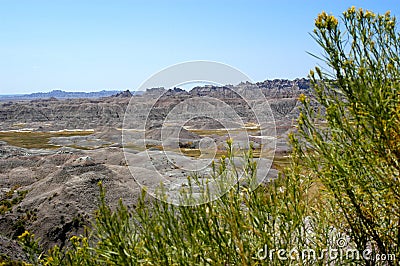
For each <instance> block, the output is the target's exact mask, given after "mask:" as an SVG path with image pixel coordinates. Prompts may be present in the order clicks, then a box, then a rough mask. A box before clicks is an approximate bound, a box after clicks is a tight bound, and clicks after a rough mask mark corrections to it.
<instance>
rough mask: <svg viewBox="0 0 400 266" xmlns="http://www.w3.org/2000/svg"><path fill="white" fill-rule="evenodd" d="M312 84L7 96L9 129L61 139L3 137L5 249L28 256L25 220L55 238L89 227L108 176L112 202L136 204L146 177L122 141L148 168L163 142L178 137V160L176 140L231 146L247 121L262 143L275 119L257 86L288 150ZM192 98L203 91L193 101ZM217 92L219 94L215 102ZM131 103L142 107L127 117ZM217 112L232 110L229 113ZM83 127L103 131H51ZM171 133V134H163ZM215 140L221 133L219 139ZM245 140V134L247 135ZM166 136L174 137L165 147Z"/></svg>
mask: <svg viewBox="0 0 400 266" xmlns="http://www.w3.org/2000/svg"><path fill="white" fill-rule="evenodd" d="M309 86H310V83H309V81H308V80H305V79H297V80H293V81H289V80H272V81H264V82H258V83H256V84H251V83H241V84H239V85H236V86H231V85H227V86H223V87H216V86H203V87H195V88H193V89H192V90H191V91H185V90H181V89H179V88H174V89H171V90H165V89H163V88H154V89H148V90H147V91H146V92H145V93H144V94H143V95H134V96H132V95H131V93H129V92H123V93H120V94H118V95H116V96H115V97H104V98H97V99H56V98H49V99H35V100H28V101H8V100H7V101H0V132H2V134H6V135H7V134H9V136H8V137H12V134H17V133H18V132H20V131H21V130H22V131H31V132H33V133H35V132H40V133H45V134H49V138H48V142H49V144H52V145H53V146H54V147H53V148H52V149H28V148H24V147H16V146H12V145H10V143H7V139H3V141H1V140H2V139H0V141H1V142H0V201H1V202H2V203H4V204H5V202H6V201H7V202H8V201H10V202H11V201H13V202H14V204H13V205H12V206H10V207H9V208H7V209H4V211H3V212H0V247H1V248H0V253H3V254H6V255H7V256H10V257H11V258H14V257H15V258H21V256H22V257H23V255H21V254H20V250H19V249H18V247H17V244H16V243H15V242H14V241H13V240H12V239H15V238H16V237H17V236H18V235H19V234H21V233H22V232H23V230H25V229H27V230H30V231H33V232H34V233H35V234H36V235H37V236H38V237H40V238H41V242H42V244H43V245H44V247H46V248H48V247H50V246H51V245H53V244H55V243H57V244H59V245H61V246H63V245H64V244H65V241H66V239H68V238H69V237H70V236H72V235H73V234H77V233H82V232H83V226H84V225H87V224H88V218H89V217H91V216H92V215H93V212H94V210H95V209H96V207H97V197H98V191H99V190H98V186H97V183H98V181H102V182H103V184H104V186H105V187H106V189H107V191H108V193H107V201H108V202H109V203H110V204H111V205H112V206H115V204H116V203H117V200H118V199H119V198H122V199H123V201H124V202H125V203H126V204H128V205H130V206H134V204H135V202H136V200H137V197H138V195H139V192H140V186H139V185H138V184H137V183H136V182H135V180H134V178H133V177H132V176H131V174H130V171H129V168H128V167H127V161H126V158H125V156H124V153H123V149H122V146H123V145H122V144H129V145H126V146H125V151H126V152H127V153H128V154H129V155H128V157H132V162H134V163H135V165H130V167H136V168H139V170H140V169H145V167H147V166H146V163H149V161H148V156H149V155H148V154H150V156H151V157H153V158H155V159H157V158H158V157H160V156H161V155H159V154H160V151H161V150H162V149H163V148H168V145H170V147H172V148H171V151H168V152H170V153H171V155H170V157H171V158H173V159H174V160H175V161H176V163H177V164H179V163H180V162H179V160H180V159H179V158H181V157H179V158H178V157H177V156H176V150H173V148H174V147H175V146H174V145H177V146H176V147H175V148H176V149H178V151H179V149H182V150H184V151H186V150H187V152H192V151H193V150H195V151H196V152H198V151H199V150H201V149H200V148H201V147H203V146H204V147H206V148H205V150H207V151H209V150H210V149H211V150H212V148H215V149H216V150H217V149H218V151H219V149H223V143H224V141H225V140H226V138H227V135H226V133H227V132H228V131H229V130H231V129H232V128H240V127H242V126H243V125H245V126H246V127H247V128H245V130H243V132H250V133H249V134H251V135H252V140H253V141H254V142H255V145H256V144H257V143H258V145H259V146H258V147H260V145H261V144H260V143H262V141H263V138H264V137H266V136H263V134H260V133H259V131H257V128H258V127H260V126H266V125H258V121H259V120H260V119H259V118H258V117H257V116H256V115H255V114H254V112H253V111H254V108H255V107H257V100H258V98H259V96H260V95H258V94H257V93H255V91H261V92H262V95H264V96H265V98H266V99H267V100H268V103H269V105H270V108H271V111H272V115H273V117H274V123H272V124H271V125H273V126H274V128H275V127H276V134H275V135H276V137H277V141H276V145H277V149H276V152H277V154H278V155H280V156H284V155H285V153H286V152H287V151H288V147H287V145H286V138H285V137H286V134H287V132H288V130H291V129H292V126H293V120H294V119H296V118H297V116H298V104H299V103H298V101H297V98H298V96H299V94H300V93H304V94H307V95H308V94H310V90H309ZM259 89H260V90H259ZM131 96H132V97H131ZM160 96H161V97H160ZM159 97H160V98H159ZM244 98H245V99H250V101H247V100H244ZM192 99H197V100H196V102H193V104H187V103H190V101H191V100H192ZM210 99H213V100H210ZM212 101H214V103H215V104H210V103H211V102H212ZM129 103H130V104H129ZM182 103H186V105H185V104H182ZM218 105H220V106H225V107H224V108H226V109H222V110H226V112H220V113H218V112H217V111H218V110H221V109H218V108H216V106H218ZM128 106H129V107H128ZM185 108H186V109H185ZM213 108H214V109H213ZM215 108H216V109H215ZM214 110H215V112H214ZM126 111H128V113H130V114H132V115H133V116H131V117H130V118H129V119H127V120H126V121H125V123H124V116H125V112H126ZM171 113H172V114H173V115H171ZM187 114H197V116H196V117H193V118H192V119H188V118H190V117H191V116H189V115H187ZM230 115H232V116H230ZM266 115H268V114H266ZM207 116H215V117H219V118H221V117H222V118H223V119H222V120H221V121H222V122H221V121H217V120H216V119H210V117H207ZM177 117H179V118H180V119H181V120H177ZM238 117H239V118H240V119H239V120H241V121H239V120H238ZM185 119H187V121H186V120H185ZM268 119H269V118H268ZM165 120H168V122H171V125H172V126H170V127H169V130H170V131H168V130H165V131H163V129H162V126H163V125H164V124H165ZM177 121H178V122H182V121H183V123H182V124H181V125H179V126H180V127H181V128H180V130H179V131H178V132H177V136H178V137H179V141H178V142H174V139H173V138H172V137H171V138H169V137H170V136H173V134H175V131H174V130H175V128H174V127H173V126H174V123H176V122H177ZM224 123H225V124H224ZM271 125H269V126H271ZM123 126H125V129H126V128H128V129H129V130H131V131H127V132H128V133H127V134H125V135H124V138H125V139H124V140H123V139H122V133H123V132H124V130H122V128H123ZM78 129H79V130H93V134H91V135H83V136H71V137H68V136H66V137H57V136H53V135H52V133H51V132H53V131H58V130H78ZM144 129H146V131H144ZM242 129H244V128H242ZM224 130H225V131H224ZM267 133H268V132H267ZM163 134H164V135H163ZM32 136H33V137H32V140H31V141H35V140H34V136H35V135H34V134H33V135H32ZM163 136H164V137H165V138H166V142H163V141H162V138H163ZM144 138H145V139H146V141H144ZM202 139H205V141H203V142H202ZM210 140H215V143H216V144H215V146H213V145H214V144H213V143H212V142H210ZM168 141H169V142H168ZM235 141H240V136H239V135H238V138H237V139H235ZM165 143H167V144H168V145H167V147H163V145H166V144H165ZM202 145H203V146H202ZM145 149H148V150H150V152H149V153H147V152H145V151H144V150H145ZM161 157H162V156H161ZM161 157H160V158H161ZM191 158H192V159H193V157H191ZM192 159H191V160H192ZM199 160H200V161H198V162H203V161H201V160H204V162H207V161H209V158H208V157H207V156H204V157H201V158H200V159H199ZM265 160H266V159H265ZM184 162H186V161H184ZM184 162H183V163H182V164H184ZM270 163H271V162H270ZM154 164H155V165H156V167H157V168H158V169H162V171H163V174H165V175H166V176H167V177H168V179H169V180H170V181H171V183H172V185H174V186H179V185H181V184H180V183H179V182H178V181H179V180H178V179H176V177H178V176H179V175H180V174H182V171H180V169H177V168H176V167H173V165H172V166H171V163H165V162H164V161H163V160H161V159H160V160H155V162H154ZM265 174H267V173H265ZM275 175H276V170H271V171H270V172H269V173H268V178H273V177H274V176H275ZM140 177H141V178H143V177H146V176H145V175H142V176H140ZM146 178H147V177H146ZM142 181H143V182H145V183H146V185H148V186H151V185H152V184H154V183H156V182H157V180H155V179H152V178H150V176H149V178H148V179H146V180H142ZM13 199H14V200H13ZM7 247H9V248H7ZM0 255H1V254H0Z"/></svg>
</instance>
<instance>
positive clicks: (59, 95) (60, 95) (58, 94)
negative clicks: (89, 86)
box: [0, 90, 134, 101]
mask: <svg viewBox="0 0 400 266" xmlns="http://www.w3.org/2000/svg"><path fill="white" fill-rule="evenodd" d="M121 93H123V91H122V90H110V91H106V90H102V91H95V92H67V91H62V90H53V91H50V92H36V93H31V94H17V95H0V100H3V101H4V100H34V99H45V98H56V99H73V98H101V97H110V96H114V95H119V94H121ZM130 93H131V94H134V92H130Z"/></svg>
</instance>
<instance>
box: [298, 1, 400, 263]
mask: <svg viewBox="0 0 400 266" xmlns="http://www.w3.org/2000/svg"><path fill="white" fill-rule="evenodd" d="M341 21H342V23H339V21H338V19H336V18H335V17H334V16H332V15H327V14H326V13H325V12H323V13H321V14H320V15H319V16H318V18H317V19H316V21H315V26H316V29H315V30H314V32H313V34H312V35H313V37H314V39H315V40H316V41H317V43H318V44H319V45H320V46H321V47H322V48H323V51H324V55H323V57H322V58H321V59H322V60H323V61H324V62H325V63H326V65H327V70H325V71H322V70H321V69H320V68H318V67H317V68H316V69H315V72H314V71H311V72H310V76H311V79H312V85H313V89H314V91H315V93H314V95H315V99H307V98H306V97H305V96H301V97H300V101H301V102H302V103H303V106H302V110H301V114H300V117H299V121H298V123H299V126H298V132H297V133H296V134H295V135H294V136H292V138H291V139H292V143H293V144H294V146H295V154H296V155H297V156H298V159H299V161H300V162H301V164H302V165H303V166H304V167H305V168H304V169H307V172H308V173H309V174H310V176H311V177H312V178H313V179H314V180H315V183H317V184H319V185H321V186H322V190H320V192H321V196H323V197H322V200H323V201H324V204H326V206H327V207H328V206H329V208H330V209H332V210H333V211H334V215H335V216H334V218H333V219H332V223H333V226H334V227H335V228H337V229H339V230H342V231H343V232H344V233H346V234H347V235H349V236H351V238H352V240H353V241H354V243H355V244H356V246H357V248H358V249H359V250H360V251H363V250H365V249H370V250H372V251H373V252H375V253H380V254H395V255H396V258H397V259H399V258H400V252H399V244H400V220H399V218H400V208H399V202H400V190H399V185H400V179H399V171H400V165H399V159H400V50H399V49H400V35H399V33H398V32H397V31H396V19H395V17H393V16H391V15H390V12H387V13H386V14H384V15H377V14H374V13H372V12H370V11H364V10H362V9H359V10H356V9H355V8H354V7H352V8H350V9H348V10H347V11H346V12H344V13H343V16H342V20H341ZM314 100H316V101H317V102H318V103H319V106H321V108H318V109H317V108H315V105H313V104H312V102H313V101H314ZM338 221H340V222H343V226H341V225H340V224H339V222H338ZM366 263H367V264H370V263H372V264H374V254H373V255H372V256H368V258H366ZM388 263H394V262H393V261H388Z"/></svg>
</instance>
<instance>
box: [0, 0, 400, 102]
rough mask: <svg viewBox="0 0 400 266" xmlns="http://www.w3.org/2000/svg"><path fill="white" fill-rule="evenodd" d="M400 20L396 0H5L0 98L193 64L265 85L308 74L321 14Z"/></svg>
mask: <svg viewBox="0 0 400 266" xmlns="http://www.w3.org/2000/svg"><path fill="white" fill-rule="evenodd" d="M352 5H354V6H356V7H363V8H367V9H370V10H372V11H375V12H379V13H384V12H385V11H387V10H391V11H392V14H394V15H397V16H400V7H399V4H398V1H395V0H393V1H376V0H375V1H372V0H371V1H340V0H338V1H320V0H319V1H318V0H314V1H311V0H309V1H305V0H304V1H301V0H298V1H295V0H293V1H288V0H280V1H234V0H230V1H218V0H214V1H206V0H204V1H195V0H186V1H184V0H182V1H174V0H169V1H152V0H148V1H145V0H142V1H118V0H116V1H112V0H109V1H100V0H99V1H89V0H87V1H61V0H59V1H58V0H52V1H41V0H35V1H33V0H27V1H22V0H18V1H16V0H0V94H15V93H30V92H37V91H51V90H53V89H63V90H67V91H97V90H103V89H126V88H131V89H135V88H137V87H139V85H140V84H141V83H142V82H143V81H145V80H146V79H147V78H148V77H149V76H151V75H152V74H154V73H156V72H158V71H159V70H161V69H163V68H165V67H168V66H170V65H173V64H177V63H181V62H185V61H191V60H211V61H217V62H221V63H226V64H228V65H231V66H233V67H235V68H238V69H239V70H241V71H243V72H244V73H246V74H247V75H248V76H249V77H250V78H251V79H253V80H255V81H261V80H265V79H274V78H289V79H293V78H297V77H306V76H307V74H308V72H309V70H310V69H311V68H313V67H314V66H315V65H316V64H317V63H318V61H317V60H316V59H315V58H313V57H311V56H310V55H308V54H307V53H306V52H312V53H315V54H320V53H321V51H320V49H319V48H318V46H317V45H316V44H315V43H314V41H313V40H312V38H311V37H310V35H309V33H310V32H312V30H313V24H314V19H315V17H316V16H317V14H318V13H320V12H321V11H323V10H324V11H326V12H328V13H332V14H334V15H340V14H341V13H342V11H344V10H345V9H347V8H348V7H350V6H352Z"/></svg>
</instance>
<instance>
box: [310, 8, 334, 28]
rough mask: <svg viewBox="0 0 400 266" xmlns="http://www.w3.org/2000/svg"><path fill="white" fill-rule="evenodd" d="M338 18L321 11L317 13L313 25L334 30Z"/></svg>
mask: <svg viewBox="0 0 400 266" xmlns="http://www.w3.org/2000/svg"><path fill="white" fill-rule="evenodd" d="M337 25H338V20H337V18H335V17H334V16H333V15H328V14H327V13H326V12H322V13H321V14H319V15H318V17H317V19H316V20H315V26H316V27H317V28H318V29H327V30H334V29H336V28H337Z"/></svg>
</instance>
